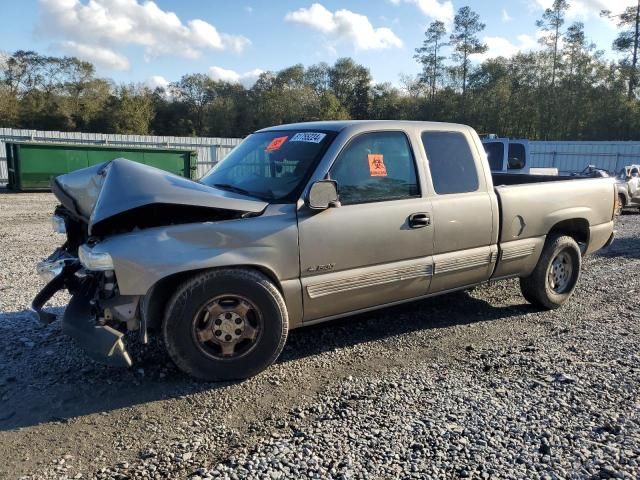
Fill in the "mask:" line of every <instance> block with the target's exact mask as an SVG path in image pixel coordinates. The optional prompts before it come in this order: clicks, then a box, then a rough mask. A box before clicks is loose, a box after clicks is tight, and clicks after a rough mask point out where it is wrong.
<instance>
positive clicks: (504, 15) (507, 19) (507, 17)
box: [502, 8, 513, 23]
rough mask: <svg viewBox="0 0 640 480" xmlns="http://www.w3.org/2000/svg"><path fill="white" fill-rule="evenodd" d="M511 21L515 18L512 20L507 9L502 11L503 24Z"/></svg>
mask: <svg viewBox="0 0 640 480" xmlns="http://www.w3.org/2000/svg"><path fill="white" fill-rule="evenodd" d="M511 20H513V18H511V15H509V12H507V9H506V8H503V9H502V21H503V22H505V23H506V22H510V21H511Z"/></svg>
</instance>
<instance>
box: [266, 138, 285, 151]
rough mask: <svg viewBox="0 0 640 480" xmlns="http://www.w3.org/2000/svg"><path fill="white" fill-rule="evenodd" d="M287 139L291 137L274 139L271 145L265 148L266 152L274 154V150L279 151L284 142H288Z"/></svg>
mask: <svg viewBox="0 0 640 480" xmlns="http://www.w3.org/2000/svg"><path fill="white" fill-rule="evenodd" d="M287 138H289V136H285V137H276V138H274V139H273V140H271V142H270V143H269V145H267V148H265V149H264V151H265V152H273V151H274V150H278V149H279V148H280V147H281V146H282V145H283V144H284V142H286V141H287Z"/></svg>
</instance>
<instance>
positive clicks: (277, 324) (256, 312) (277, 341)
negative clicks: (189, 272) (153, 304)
mask: <svg viewBox="0 0 640 480" xmlns="http://www.w3.org/2000/svg"><path fill="white" fill-rule="evenodd" d="M287 330H288V317H287V311H286V307H285V304H284V300H283V298H282V295H281V294H280V292H279V291H278V289H277V288H276V287H275V286H274V285H273V283H271V281H269V279H268V278H266V277H265V276H264V275H262V274H260V273H258V272H254V271H251V270H235V269H225V270H212V271H209V272H206V273H203V274H200V275H197V276H196V277H194V278H192V279H191V280H188V281H187V282H185V283H183V284H182V285H181V286H180V287H179V288H178V290H177V291H176V293H175V294H174V295H173V297H172V299H171V300H170V302H169V305H168V307H167V311H166V315H165V319H164V323H163V329H162V333H163V337H164V342H165V345H166V347H167V351H168V353H169V356H170V357H171V359H172V360H173V361H174V362H175V364H176V365H177V366H178V367H179V368H180V369H181V370H182V371H184V372H185V373H188V374H189V375H192V376H194V377H196V378H200V379H203V380H236V379H243V378H248V377H251V376H253V375H255V374H257V373H259V372H260V371H262V370H264V369H265V368H267V367H268V366H269V365H271V364H272V363H273V362H274V361H275V360H276V358H277V357H278V355H279V354H280V352H281V351H282V348H283V347H284V343H285V341H286V338H287Z"/></svg>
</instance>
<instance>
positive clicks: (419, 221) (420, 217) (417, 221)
mask: <svg viewBox="0 0 640 480" xmlns="http://www.w3.org/2000/svg"><path fill="white" fill-rule="evenodd" d="M429 225H431V217H430V216H429V214H428V213H413V214H411V215H409V226H410V227H411V228H423V227H428V226H429Z"/></svg>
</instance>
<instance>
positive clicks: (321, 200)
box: [309, 180, 340, 210]
mask: <svg viewBox="0 0 640 480" xmlns="http://www.w3.org/2000/svg"><path fill="white" fill-rule="evenodd" d="M338 206H340V202H338V186H337V183H336V181H335V180H319V181H317V182H315V183H314V184H313V185H311V189H310V190H309V208H312V209H314V210H326V209H327V208H329V207H338Z"/></svg>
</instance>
